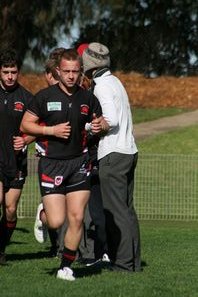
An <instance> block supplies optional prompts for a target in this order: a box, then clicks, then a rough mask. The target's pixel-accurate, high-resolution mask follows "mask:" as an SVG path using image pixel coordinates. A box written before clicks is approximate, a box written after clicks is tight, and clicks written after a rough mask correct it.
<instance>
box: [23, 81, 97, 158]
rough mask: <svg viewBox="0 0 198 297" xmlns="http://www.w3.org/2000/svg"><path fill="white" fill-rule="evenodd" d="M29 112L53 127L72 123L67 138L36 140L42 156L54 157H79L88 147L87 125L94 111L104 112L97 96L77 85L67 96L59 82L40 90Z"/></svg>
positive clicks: (44, 123)
mask: <svg viewBox="0 0 198 297" xmlns="http://www.w3.org/2000/svg"><path fill="white" fill-rule="evenodd" d="M28 111H29V112H31V113H33V114H35V115H36V116H38V117H39V121H40V123H41V124H42V125H46V126H54V125H57V124H60V123H65V122H68V121H69V122H70V125H71V135H70V137H69V138H68V139H61V138H57V137H54V136H46V137H42V138H40V139H38V140H37V145H36V148H37V150H38V151H39V153H40V155H42V156H46V157H48V158H53V159H72V158H75V157H77V156H80V155H81V154H82V153H83V149H84V148H85V146H86V145H87V144H86V140H85V138H86V137H85V135H86V133H85V124H86V123H89V122H91V120H92V117H93V113H95V114H96V115H97V116H100V115H102V109H101V106H100V103H99V101H98V99H97V98H96V97H95V96H94V95H93V94H92V93H91V92H89V91H86V90H84V89H82V88H81V87H77V89H76V92H75V93H74V94H72V95H67V94H66V93H65V92H64V91H63V90H62V89H61V88H60V87H59V85H58V84H56V85H53V86H50V87H48V88H46V89H43V90H41V91H40V92H38V93H37V94H36V95H35V98H34V100H32V101H31V103H30V105H29V107H28Z"/></svg>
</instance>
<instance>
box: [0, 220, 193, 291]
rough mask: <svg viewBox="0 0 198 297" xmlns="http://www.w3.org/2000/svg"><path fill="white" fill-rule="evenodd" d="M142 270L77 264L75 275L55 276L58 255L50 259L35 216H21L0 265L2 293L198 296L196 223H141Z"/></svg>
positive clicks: (47, 244)
mask: <svg viewBox="0 0 198 297" xmlns="http://www.w3.org/2000/svg"><path fill="white" fill-rule="evenodd" d="M140 228H141V239H142V262H143V268H144V271H143V272H141V273H135V274H134V273H131V274H128V273H120V272H119V273H118V272H110V271H108V270H103V269H99V268H98V269H97V270H93V268H92V269H90V268H85V267H83V266H80V265H79V264H75V265H74V269H75V272H76V276H77V280H76V281H75V282H65V281H62V280H57V279H56V278H55V273H56V269H57V268H58V266H59V260H58V259H56V258H48V257H47V251H48V247H49V242H47V243H45V244H39V243H37V242H36V241H35V239H34V237H33V221H32V220H19V222H18V228H17V230H16V231H15V233H14V235H13V239H12V243H11V244H10V245H9V246H8V248H7V265H6V266H0V290H1V293H0V294H1V297H27V296H28V297H52V296H53V297H54V296H56V297H66V296H67V297H74V296H75V297H77V296H78V297H87V296H92V297H96V296H97V297H99V296H101V297H102V296H105V297H109V296H113V297H127V296H134V297H151V296H159V297H197V292H198V282H197V275H198V253H197V246H198V236H197V225H196V223H190V222H188V223H174V222H157V223H156V222H154V221H150V222H144V221H141V222H140Z"/></svg>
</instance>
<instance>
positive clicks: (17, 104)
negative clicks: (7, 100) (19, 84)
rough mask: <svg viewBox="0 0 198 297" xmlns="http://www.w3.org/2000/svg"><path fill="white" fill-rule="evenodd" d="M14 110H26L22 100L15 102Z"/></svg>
mask: <svg viewBox="0 0 198 297" xmlns="http://www.w3.org/2000/svg"><path fill="white" fill-rule="evenodd" d="M14 110H15V111H20V112H22V111H23V110H24V104H23V103H22V102H20V101H17V102H14Z"/></svg>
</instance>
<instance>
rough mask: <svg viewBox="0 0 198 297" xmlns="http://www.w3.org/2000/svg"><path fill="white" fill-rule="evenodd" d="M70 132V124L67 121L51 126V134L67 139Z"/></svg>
mask: <svg viewBox="0 0 198 297" xmlns="http://www.w3.org/2000/svg"><path fill="white" fill-rule="evenodd" d="M70 134H71V126H70V123H69V122H66V123H61V124H58V125H55V126H53V136H56V137H59V138H64V139H68V138H69V136H70Z"/></svg>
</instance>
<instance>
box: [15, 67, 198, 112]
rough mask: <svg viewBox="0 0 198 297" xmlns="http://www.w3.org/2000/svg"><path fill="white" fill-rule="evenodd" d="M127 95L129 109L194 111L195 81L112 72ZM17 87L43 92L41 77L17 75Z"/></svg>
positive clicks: (197, 80)
mask: <svg viewBox="0 0 198 297" xmlns="http://www.w3.org/2000/svg"><path fill="white" fill-rule="evenodd" d="M115 75H116V76H117V77H119V78H120V80H121V81H122V82H123V84H124V86H125V87H126V90H127V92H128V95H129V98H130V101H131V103H132V105H133V106H137V107H182V108H192V109H196V108H198V87H197V85H198V77H180V78H176V77H170V76H167V77H166V76H162V77H157V78H145V77H144V76H143V75H141V74H138V73H130V74H129V73H128V74H125V73H122V72H115ZM19 81H20V82H21V84H22V85H23V86H24V87H25V88H27V89H28V90H29V91H31V92H32V93H33V94H35V93H36V92H38V91H39V90H40V89H42V88H45V87H46V86H47V83H46V81H45V77H44V75H43V74H26V75H22V74H21V75H20V78H19Z"/></svg>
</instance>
